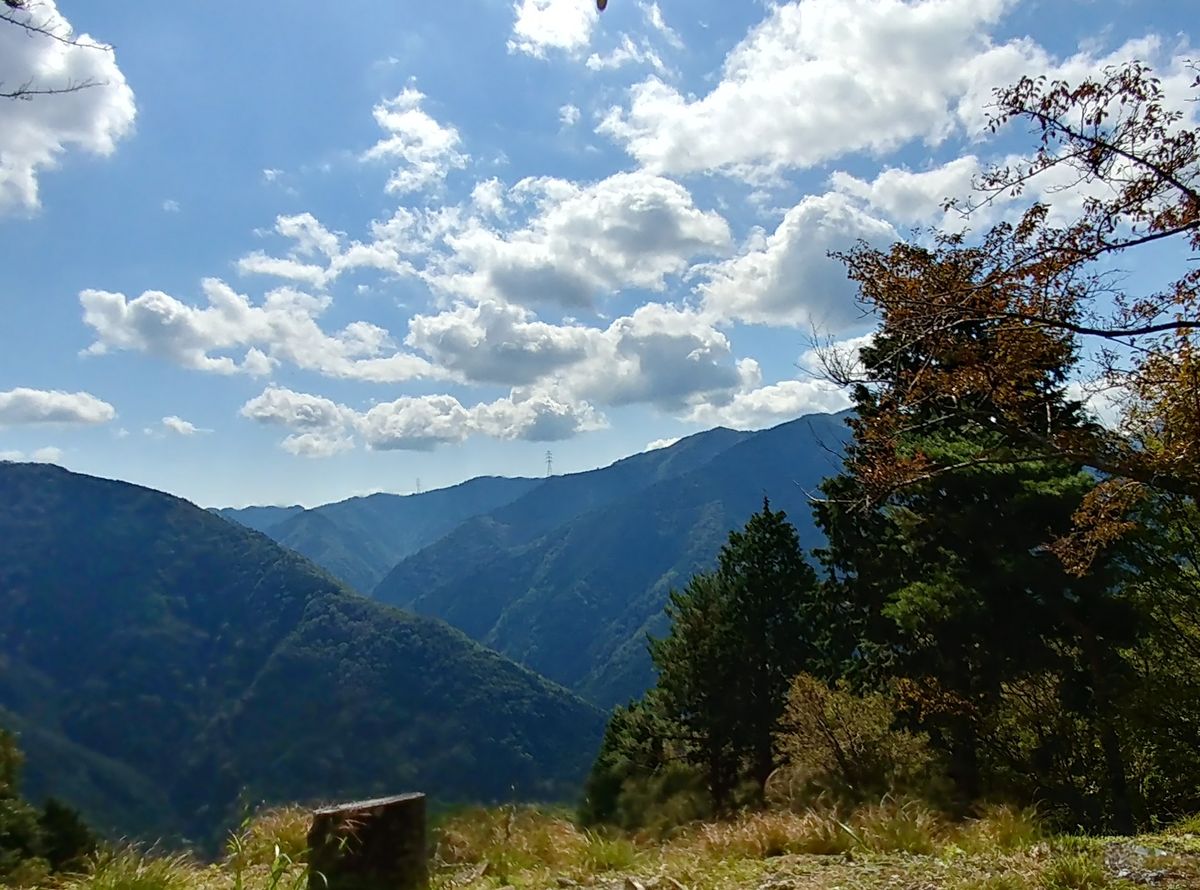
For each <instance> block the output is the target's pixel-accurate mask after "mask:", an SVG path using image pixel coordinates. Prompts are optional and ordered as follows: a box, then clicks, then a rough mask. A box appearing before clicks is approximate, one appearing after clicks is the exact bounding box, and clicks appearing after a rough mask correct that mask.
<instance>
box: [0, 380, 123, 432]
mask: <svg viewBox="0 0 1200 890" xmlns="http://www.w3.org/2000/svg"><path fill="white" fill-rule="evenodd" d="M116 416H117V411H116V409H115V408H113V406H112V405H110V404H109V403H108V402H105V401H104V400H102V399H98V398H96V397H95V396H94V395H92V394H91V393H87V392H63V391H62V390H57V389H53V390H44V389H28V388H26V387H18V388H17V389H10V390H8V391H7V392H0V426H26V425H29V424H43V423H63V424H83V425H95V424H100V423H108V422H109V421H110V420H112V419H113V418H115V417H116Z"/></svg>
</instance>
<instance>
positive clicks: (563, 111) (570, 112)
mask: <svg viewBox="0 0 1200 890" xmlns="http://www.w3.org/2000/svg"><path fill="white" fill-rule="evenodd" d="M580 115H581V112H580V111H579V106H578V105H571V104H570V103H568V104H566V105H564V106H562V107H561V108H560V109H558V120H559V123H561V124H562V125H563V126H564V127H573V126H575V125H576V124H577V123H579V118H580Z"/></svg>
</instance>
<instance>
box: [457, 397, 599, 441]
mask: <svg viewBox="0 0 1200 890" xmlns="http://www.w3.org/2000/svg"><path fill="white" fill-rule="evenodd" d="M472 421H473V423H474V426H475V429H477V430H479V432H481V433H483V434H484V435H487V436H491V437H493V438H496V439H524V440H526V441H530V442H555V441H558V440H560V439H569V438H571V437H572V436H575V435H577V434H578V433H582V432H588V431H590V430H597V429H602V428H603V427H605V426H607V425H608V421H607V420H606V419H605V418H604V415H603V414H601V413H600V412H598V411H597V410H596V409H595V408H593V407H592V406H591V405H590V404H588V403H587V402H582V401H572V400H560V399H559V398H556V397H555V396H554V395H552V394H551V393H547V392H536V391H529V390H513V392H512V394H511V395H510V396H509V397H508V398H504V399H497V400H496V401H494V402H491V403H490V404H483V405H478V406H476V408H475V409H474V411H473V412H472Z"/></svg>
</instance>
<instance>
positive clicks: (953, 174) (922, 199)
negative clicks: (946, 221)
mask: <svg viewBox="0 0 1200 890" xmlns="http://www.w3.org/2000/svg"><path fill="white" fill-rule="evenodd" d="M982 168H983V165H982V164H981V162H980V160H979V158H977V157H976V156H975V155H973V154H968V155H964V156H963V157H960V158H955V159H954V160H952V161H949V162H948V163H945V164H941V165H938V166H936V167H933V168H931V169H929V170H923V171H912V170H906V169H904V168H900V167H887V168H885V169H884V170H882V171H881V172H880V173H879V174H877V175H876V176H875V177H874V178H873V179H871V180H869V181H868V180H864V179H860V178H858V177H856V176H851V175H850V174H849V173H845V172H843V171H837V172H835V173H834V174H833V175H832V176H831V177H830V184H831V185H832V186H833V189H834V190H835V191H837V192H840V193H841V194H844V195H849V196H850V197H853V198H857V199H858V200H860V201H862V202H863V203H864V204H865V205H866V206H867V207H869V208H870V209H871V210H873V211H876V212H878V213H882V214H884V215H886V216H887V217H888V218H889V219H892V220H895V221H896V222H900V223H940V222H941V221H942V220H943V218H944V211H943V209H942V207H943V205H944V204H945V202H946V200H947V199H950V198H962V197H965V196H967V195H969V194H970V193H971V191H972V185H973V182H974V180H975V177H977V176H978V175H979V173H980V172H981V170H982Z"/></svg>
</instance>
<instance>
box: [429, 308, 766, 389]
mask: <svg viewBox="0 0 1200 890" xmlns="http://www.w3.org/2000/svg"><path fill="white" fill-rule="evenodd" d="M405 344H406V345H407V346H410V347H412V348H413V349H416V350H419V351H421V352H423V353H425V354H426V355H428V356H429V357H430V358H431V359H432V360H433V361H434V362H435V363H436V364H438V365H439V366H440V367H443V368H445V369H446V370H447V371H451V372H454V373H455V374H457V375H458V376H459V377H460V378H461V379H463V380H465V381H467V382H471V383H500V384H504V385H507V386H512V387H520V386H530V385H532V386H535V387H538V388H541V389H546V388H549V389H551V390H553V391H554V392H557V393H559V394H560V400H561V401H563V402H564V403H570V404H580V403H583V402H587V403H592V404H600V405H627V404H633V403H649V404H653V405H657V406H659V407H660V408H663V409H664V410H678V409H679V408H680V406H684V405H687V404H691V403H692V402H694V401H696V400H701V399H708V400H717V401H722V400H726V399H728V398H730V397H731V396H732V395H733V393H734V392H736V391H738V390H739V389H740V388H742V387H743V386H744V385H745V374H746V373H747V371H748V369H749V366H745V367H743V366H742V365H741V364H739V363H738V362H737V361H735V359H734V356H733V352H732V347H731V345H730V342H729V339H728V337H727V336H726V335H725V334H724V333H723V332H721V331H719V330H718V329H717V328H715V327H714V326H713V319H712V317H710V316H706V315H704V314H702V313H699V312H696V311H693V310H689V309H681V308H678V307H675V306H670V305H666V304H661V303H647V304H645V305H643V306H641V307H639V308H638V309H637V310H635V311H634V312H633V313H632V314H630V315H628V316H622V317H620V318H617V319H615V320H614V321H613V322H611V323H610V324H609V326H608V327H607V328H598V327H589V326H585V325H580V324H578V323H574V322H564V323H562V324H557V325H556V324H549V323H547V322H542V321H538V320H537V319H536V318H535V317H534V316H533V315H532V314H531V313H530V312H529V311H527V310H525V309H522V308H520V307H518V306H512V305H507V304H503V303H499V302H494V301H485V302H483V303H480V304H477V305H467V304H461V303H460V304H458V305H456V306H455V307H454V308H453V309H451V310H448V311H446V312H442V313H439V314H437V315H429V316H424V315H417V316H414V317H413V318H412V319H411V321H410V323H409V335H408V337H407V338H406V340H405Z"/></svg>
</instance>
